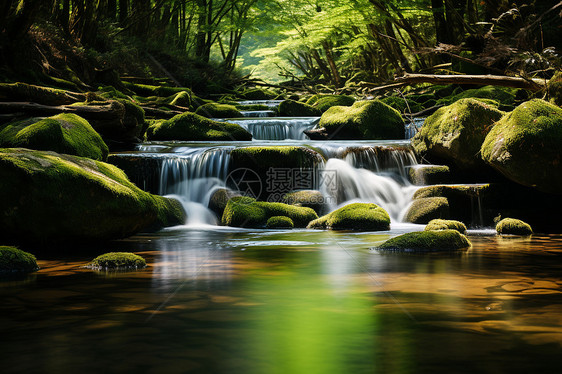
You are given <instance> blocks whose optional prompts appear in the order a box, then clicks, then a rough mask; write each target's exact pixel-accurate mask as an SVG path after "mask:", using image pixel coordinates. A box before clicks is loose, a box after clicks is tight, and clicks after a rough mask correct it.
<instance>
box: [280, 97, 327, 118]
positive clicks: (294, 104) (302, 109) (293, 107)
mask: <svg viewBox="0 0 562 374" xmlns="http://www.w3.org/2000/svg"><path fill="white" fill-rule="evenodd" d="M279 115H280V116H282V117H320V116H321V115H322V112H321V111H320V109H318V108H315V107H313V106H312V105H308V104H305V103H301V102H299V101H295V100H285V101H282V102H281V104H279Z"/></svg>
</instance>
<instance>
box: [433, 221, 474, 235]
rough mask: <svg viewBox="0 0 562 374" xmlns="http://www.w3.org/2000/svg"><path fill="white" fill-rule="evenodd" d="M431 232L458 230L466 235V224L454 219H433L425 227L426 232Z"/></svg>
mask: <svg viewBox="0 0 562 374" xmlns="http://www.w3.org/2000/svg"><path fill="white" fill-rule="evenodd" d="M430 230H457V231H458V232H459V233H461V234H463V235H466V226H465V224H464V223H462V222H461V221H455V220H452V219H432V220H431V221H429V223H428V224H427V226H425V231H430Z"/></svg>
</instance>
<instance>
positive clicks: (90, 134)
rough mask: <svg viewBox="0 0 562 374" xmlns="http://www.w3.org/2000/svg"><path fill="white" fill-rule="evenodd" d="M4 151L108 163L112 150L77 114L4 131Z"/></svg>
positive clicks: (23, 123) (1, 142)
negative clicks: (31, 151) (37, 152)
mask: <svg viewBox="0 0 562 374" xmlns="http://www.w3.org/2000/svg"><path fill="white" fill-rule="evenodd" d="M0 147H2V148H18V147H21V148H30V149H36V150H40V151H53V152H57V153H65V154H69V155H75V156H81V157H87V158H91V159H93V160H101V161H105V160H107V155H108V153H109V149H108V148H107V145H106V144H105V143H104V142H103V140H102V138H101V136H100V135H99V134H98V133H97V132H96V131H95V130H94V129H93V128H92V126H90V124H89V123H88V121H86V120H85V119H83V118H81V117H79V116H77V115H76V114H59V115H56V116H53V117H49V118H43V119H41V118H30V119H27V120H23V121H16V122H10V123H8V124H6V125H4V126H1V127H0Z"/></svg>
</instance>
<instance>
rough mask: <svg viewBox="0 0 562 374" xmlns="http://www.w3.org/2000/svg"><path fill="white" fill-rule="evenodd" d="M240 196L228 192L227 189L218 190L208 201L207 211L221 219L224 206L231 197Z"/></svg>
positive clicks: (236, 193)
mask: <svg viewBox="0 0 562 374" xmlns="http://www.w3.org/2000/svg"><path fill="white" fill-rule="evenodd" d="M237 196H241V195H240V194H239V193H238V192H234V191H232V190H229V189H228V188H219V189H217V190H216V191H215V192H213V194H212V195H211V197H210V199H209V209H210V210H212V211H213V212H214V213H215V214H216V215H217V217H219V218H220V217H222V215H223V213H224V209H225V208H226V204H228V201H229V200H230V199H232V198H233V197H237Z"/></svg>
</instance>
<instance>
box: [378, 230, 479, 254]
mask: <svg viewBox="0 0 562 374" xmlns="http://www.w3.org/2000/svg"><path fill="white" fill-rule="evenodd" d="M470 246H471V243H470V241H469V240H468V238H467V237H466V236H464V235H463V234H461V233H459V232H458V231H457V230H437V231H436V230H431V231H419V232H410V233H407V234H403V235H399V236H396V237H394V238H392V239H389V240H387V241H386V242H384V243H383V244H381V245H380V246H378V247H376V248H375V249H378V250H384V251H404V252H440V251H458V250H463V249H467V248H469V247H470Z"/></svg>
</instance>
